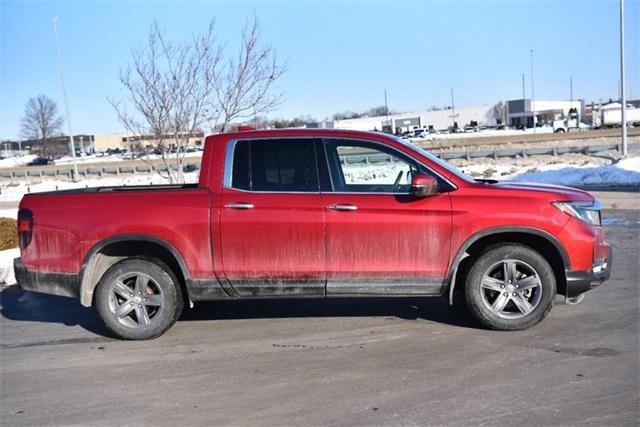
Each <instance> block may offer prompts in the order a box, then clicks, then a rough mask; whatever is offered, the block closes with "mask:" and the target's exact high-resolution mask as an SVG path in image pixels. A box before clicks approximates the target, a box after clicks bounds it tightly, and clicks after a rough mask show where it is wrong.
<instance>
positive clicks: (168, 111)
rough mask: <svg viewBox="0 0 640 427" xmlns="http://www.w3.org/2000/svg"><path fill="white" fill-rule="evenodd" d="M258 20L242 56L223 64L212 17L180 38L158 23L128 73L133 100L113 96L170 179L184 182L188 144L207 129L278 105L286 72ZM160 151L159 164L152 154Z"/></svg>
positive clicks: (142, 150) (137, 139) (136, 142)
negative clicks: (279, 82)
mask: <svg viewBox="0 0 640 427" xmlns="http://www.w3.org/2000/svg"><path fill="white" fill-rule="evenodd" d="M258 39H259V31H258V22H257V19H255V18H254V21H253V23H252V25H247V27H245V29H244V34H243V38H242V41H243V42H242V48H241V51H240V54H239V55H238V59H237V60H229V61H226V65H224V64H223V58H224V51H223V48H222V46H221V45H220V44H219V43H218V41H217V39H216V36H215V32H214V21H211V23H210V24H209V27H208V29H207V31H206V32H204V33H203V34H200V35H194V36H192V38H191V40H188V41H183V42H180V43H172V42H171V41H170V40H168V38H167V36H166V35H165V34H164V33H163V32H162V31H161V30H160V28H159V27H158V24H157V23H156V22H154V23H153V24H152V26H151V28H150V30H149V35H148V38H147V42H146V45H145V46H144V48H143V49H140V50H133V51H132V63H131V64H130V65H129V67H128V68H127V69H125V70H124V71H121V72H120V82H121V84H122V87H123V88H124V93H125V94H126V99H125V100H114V99H111V98H110V99H109V102H110V103H111V104H112V106H113V107H114V109H115V111H116V113H117V115H118V118H119V120H120V122H121V123H122V125H123V126H124V127H125V129H126V130H127V132H128V133H129V134H130V135H131V138H129V140H130V148H131V149H132V151H133V152H134V153H135V154H136V155H137V156H138V157H139V158H141V159H142V160H144V161H146V162H147V163H148V164H150V165H151V167H153V168H154V170H156V171H157V172H158V173H159V174H160V175H161V176H163V177H164V178H166V179H168V180H169V182H172V183H173V182H183V181H184V176H183V167H184V155H185V152H186V151H185V150H184V149H185V147H186V146H187V144H188V142H189V137H190V136H192V135H194V134H201V133H202V132H203V128H205V127H208V129H207V130H209V131H215V130H220V131H224V130H226V129H227V128H228V127H229V125H230V124H231V122H232V121H233V120H240V119H242V118H246V117H254V116H257V115H258V114H259V113H264V112H267V111H269V110H271V109H272V108H274V107H275V106H276V105H278V103H279V102H280V100H281V98H282V96H281V95H274V94H273V93H272V90H271V89H272V85H273V82H274V81H275V80H276V79H277V78H278V77H280V76H281V75H282V73H283V72H284V67H281V66H279V65H278V63H277V61H276V57H275V54H274V52H273V51H272V49H271V48H262V47H260V44H259V40H258ZM150 148H151V152H155V153H158V154H159V156H160V158H161V159H162V166H164V167H160V168H158V167H156V166H155V165H154V164H153V163H152V162H151V161H150V159H149V152H150V150H149V149H150Z"/></svg>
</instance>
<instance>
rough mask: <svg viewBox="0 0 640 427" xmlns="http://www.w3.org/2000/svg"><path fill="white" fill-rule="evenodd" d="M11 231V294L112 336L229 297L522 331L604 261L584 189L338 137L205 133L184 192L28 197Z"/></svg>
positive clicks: (385, 142) (386, 140)
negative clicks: (390, 305)
mask: <svg viewBox="0 0 640 427" xmlns="http://www.w3.org/2000/svg"><path fill="white" fill-rule="evenodd" d="M18 234H19V241H20V250H21V257H20V258H17V259H16V260H15V262H14V266H15V273H16V277H17V281H18V284H19V286H21V287H22V289H25V290H28V291H35V292H44V293H49V294H55V295H63V296H68V297H73V298H78V299H79V300H80V303H81V304H82V305H84V306H87V307H88V306H91V305H95V306H96V308H97V312H98V314H99V315H100V317H101V318H102V320H103V321H104V323H105V324H106V326H107V327H108V328H109V329H110V330H111V331H113V333H115V335H117V336H118V337H121V338H125V339H148V338H153V337H157V336H159V335H161V334H162V333H164V332H165V331H166V330H167V329H168V328H169V327H170V326H171V325H172V324H173V323H174V322H175V321H176V319H178V318H179V316H180V314H181V312H182V309H183V305H184V304H185V303H187V302H189V303H192V302H197V301H203V300H219V299H224V300H233V299H242V298H299V297H317V298H329V297H340V298H342V297H364V296H377V297H380V296H384V297H397V296H402V297H407V296H410V297H426V296H444V297H446V298H448V299H449V302H450V303H453V301H454V299H455V300H458V298H457V297H456V298H454V295H460V296H461V297H464V298H460V300H464V301H466V303H467V304H468V306H469V309H470V310H471V312H472V313H473V315H474V316H475V317H476V318H477V319H478V321H479V322H481V323H482V324H483V325H485V326H486V327H489V328H493V329H498V330H520V329H525V328H529V327H531V326H533V325H535V324H537V323H538V322H540V321H541V320H542V319H543V318H544V317H545V316H546V315H547V314H548V313H549V311H550V310H551V307H552V306H553V303H554V300H555V297H556V294H561V295H562V296H564V297H565V298H566V299H567V300H568V301H572V302H577V301H579V300H580V299H581V297H582V294H583V293H584V292H586V291H588V290H589V289H591V288H592V287H594V286H596V285H598V284H600V283H602V282H603V281H604V280H606V279H607V278H608V277H609V275H610V269H611V249H610V246H609V244H608V243H607V242H606V241H605V237H604V232H603V229H602V226H601V217H600V204H599V203H598V201H597V200H595V199H594V198H593V196H591V195H590V194H588V193H586V192H584V191H580V190H575V189H571V188H564V187H555V186H543V185H528V184H520V183H509V182H504V183H497V182H489V181H476V180H473V179H471V178H469V177H467V176H465V175H464V174H462V173H460V172H459V171H457V170H456V169H455V168H453V167H452V166H450V165H448V164H446V163H445V162H443V161H441V160H439V159H438V158H437V157H435V156H433V155H431V154H429V153H427V152H426V151H424V150H423V149H421V148H419V147H416V146H414V145H412V144H411V143H409V142H408V141H405V140H403V139H399V138H395V137H393V136H389V135H385V134H382V133H364V132H351V131H338V130H317V129H316V130H267V131H246V132H238V133H230V134H221V135H215V136H210V137H208V138H207V140H206V146H205V151H204V153H203V158H202V165H201V170H200V175H199V182H198V183H197V184H186V185H163V186H146V187H144V186H143V187H99V188H88V189H79V190H68V191H56V192H49V193H40V194H28V195H26V196H25V197H24V198H23V199H22V201H21V203H20V210H19V214H18Z"/></svg>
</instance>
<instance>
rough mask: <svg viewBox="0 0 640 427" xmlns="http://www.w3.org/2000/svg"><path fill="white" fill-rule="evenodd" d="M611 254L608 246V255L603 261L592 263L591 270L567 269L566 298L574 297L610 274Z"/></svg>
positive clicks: (598, 283)
mask: <svg viewBox="0 0 640 427" xmlns="http://www.w3.org/2000/svg"><path fill="white" fill-rule="evenodd" d="M611 256H612V251H611V248H609V251H608V255H607V257H606V258H605V259H604V261H603V262H600V263H597V264H594V266H593V268H592V269H591V270H587V271H567V272H566V277H567V291H566V295H565V296H566V297H567V298H574V297H577V296H578V295H580V294H583V293H585V292H587V291H589V290H591V289H593V288H595V287H597V286H599V285H601V284H602V283H603V282H604V281H605V280H607V279H609V277H610V276H611V261H612V259H611Z"/></svg>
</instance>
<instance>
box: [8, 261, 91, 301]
mask: <svg viewBox="0 0 640 427" xmlns="http://www.w3.org/2000/svg"><path fill="white" fill-rule="evenodd" d="M13 271H14V274H15V276H16V282H17V283H18V286H19V287H21V288H22V289H24V290H25V291H32V292H40V293H43V294H51V295H59V296H63V297H72V298H79V296H80V276H79V275H77V274H64V273H42V272H37V271H29V270H28V269H27V268H26V267H25V266H24V264H22V259H20V258H16V259H14V260H13Z"/></svg>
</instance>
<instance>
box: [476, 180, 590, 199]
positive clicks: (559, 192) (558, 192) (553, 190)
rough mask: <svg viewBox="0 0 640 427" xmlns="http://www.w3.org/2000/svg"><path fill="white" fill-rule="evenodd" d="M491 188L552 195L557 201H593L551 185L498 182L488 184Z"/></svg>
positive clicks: (569, 189)
mask: <svg viewBox="0 0 640 427" xmlns="http://www.w3.org/2000/svg"><path fill="white" fill-rule="evenodd" d="M488 185H490V186H491V188H496V189H504V190H515V191H540V192H544V193H549V194H551V195H554V197H556V198H557V199H558V200H589V201H591V200H595V197H593V196H592V195H591V194H589V193H587V192H586V191H582V190H578V189H577V188H571V187H563V186H561V185H553V184H537V183H527V182H499V183H496V184H488Z"/></svg>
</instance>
